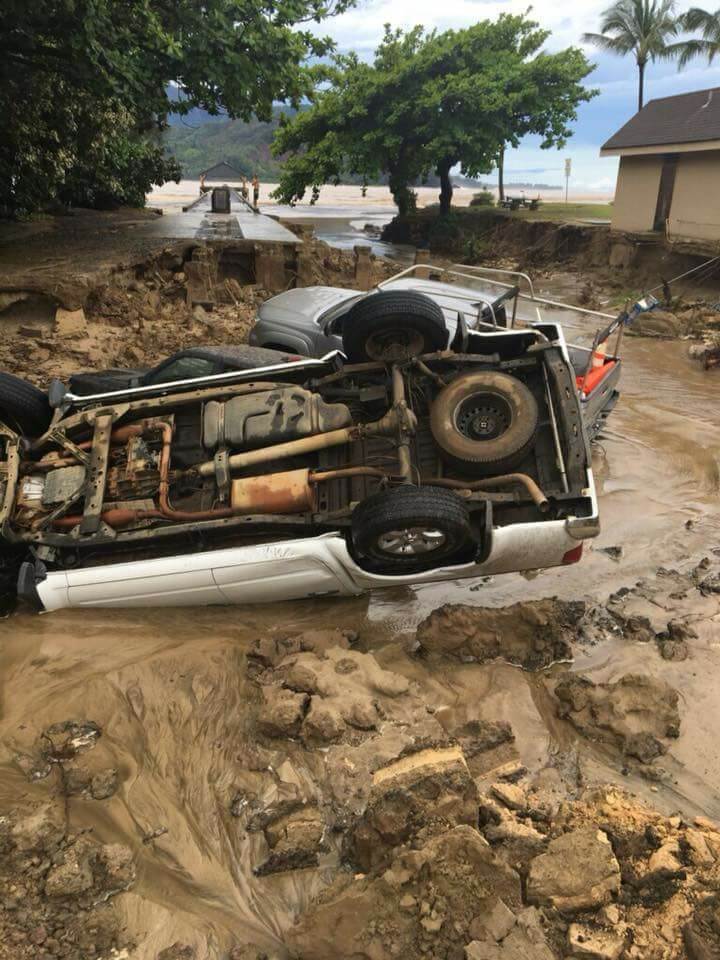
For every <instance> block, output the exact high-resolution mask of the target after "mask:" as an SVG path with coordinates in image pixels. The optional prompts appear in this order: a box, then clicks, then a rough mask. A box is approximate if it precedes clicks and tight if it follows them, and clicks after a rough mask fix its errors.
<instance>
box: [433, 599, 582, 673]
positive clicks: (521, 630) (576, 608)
mask: <svg viewBox="0 0 720 960" xmlns="http://www.w3.org/2000/svg"><path fill="white" fill-rule="evenodd" d="M584 610H585V605H584V604H583V603H566V602H564V601H562V600H556V599H550V600H533V601H528V602H524V603H515V604H512V605H511V606H509V607H500V608H493V607H471V606H468V605H466V604H446V605H445V606H444V607H440V608H439V609H438V610H434V611H433V612H432V613H431V614H430V616H429V617H427V618H426V619H425V620H423V621H422V623H421V624H420V625H419V627H418V629H417V641H418V643H419V644H420V646H421V647H423V649H425V650H428V651H430V652H432V653H442V654H445V655H447V656H451V657H456V658H457V659H459V660H463V661H479V662H481V663H483V662H485V661H488V660H495V659H498V658H501V659H503V660H507V661H508V662H510V663H516V664H520V665H521V666H523V667H525V668H526V669H529V670H534V669H540V668H542V667H547V666H549V665H550V664H551V663H555V662H556V661H558V660H570V659H572V647H571V640H572V639H573V637H574V635H575V632H576V628H577V625H578V623H579V621H580V619H581V617H582V615H583V613H584Z"/></svg>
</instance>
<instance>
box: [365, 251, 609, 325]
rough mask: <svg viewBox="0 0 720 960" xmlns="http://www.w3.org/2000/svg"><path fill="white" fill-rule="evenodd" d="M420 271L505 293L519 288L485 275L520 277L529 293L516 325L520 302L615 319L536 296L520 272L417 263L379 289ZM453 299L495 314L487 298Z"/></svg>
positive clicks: (460, 296) (523, 297) (521, 295)
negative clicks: (479, 283) (480, 282)
mask: <svg viewBox="0 0 720 960" xmlns="http://www.w3.org/2000/svg"><path fill="white" fill-rule="evenodd" d="M457 267H461V269H460V270H458V269H456V268H457ZM419 270H429V271H431V272H432V273H437V274H439V276H440V282H442V281H443V279H444V278H447V277H460V278H461V279H463V280H474V281H475V282H477V281H478V280H483V281H485V282H486V283H492V284H495V285H496V286H498V287H504V288H505V289H506V290H510V289H512V287H513V286H516V284H512V283H504V282H503V281H501V280H495V279H493V277H489V276H486V274H489V273H493V274H499V275H500V276H507V277H518V278H520V279H521V280H524V281H525V282H526V283H527V285H528V288H529V291H530V292H529V293H522V292H520V291H518V293H517V295H516V296H515V298H514V304H513V321H514V320H515V312H516V308H517V300H518V299H521V300H526V301H528V302H529V303H533V304H535V305H536V307H537V306H538V305H539V306H542V307H552V308H553V309H555V310H572V311H574V312H576V313H582V314H585V315H586V316H590V317H599V318H600V319H601V320H614V319H615V314H611V313H603V312H602V311H601V310H591V309H589V308H588V307H580V306H578V305H577V304H574V303H563V302H562V301H560V300H549V299H548V298H547V297H539V296H537V294H536V293H535V288H534V287H533V282H532V280H531V279H530V277H529V276H528V274H527V273H522V272H521V271H520V270H501V269H499V268H496V267H474V266H469V265H466V264H452V266H450V267H446V266H443V265H441V264H434V263H415V264H413V265H412V266H411V267H406V268H405V269H404V270H400V272H399V273H395V274H393V276H391V277H388V279H387V280H383V281H381V282H380V283H379V284H378V285H377V288H378V289H379V290H380V289H382V288H383V287H385V286H387V285H388V284H390V283H392V282H393V281H395V280H400V279H401V278H402V277H406V276H409V275H410V274H413V273H415V272H417V271H419ZM470 270H472V271H478V272H473V273H468V271H470ZM453 295H454V296H456V297H457V299H459V300H469V301H471V302H482V303H485V304H487V305H488V306H490V307H491V310H492V304H490V303H489V302H488V301H487V300H485V298H483V297H481V296H479V295H478V296H477V297H476V296H472V297H471V296H467V295H464V294H453ZM492 316H493V320H495V311H494V310H492ZM538 318H539V320H540V322H542V318H541V317H540V315H539V313H538ZM480 322H482V321H480ZM494 326H497V322H495V324H494Z"/></svg>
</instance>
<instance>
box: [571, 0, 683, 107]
mask: <svg viewBox="0 0 720 960" xmlns="http://www.w3.org/2000/svg"><path fill="white" fill-rule="evenodd" d="M681 26H682V24H681V22H680V21H679V20H678V17H677V15H676V11H675V0H617V2H616V3H614V4H612V6H610V7H608V8H607V10H605V11H604V12H603V14H602V19H601V21H600V33H586V34H583V40H584V41H585V42H586V43H592V44H594V45H595V46H596V47H599V49H600V50H605V51H607V52H608V53H615V54H618V55H619V56H627V55H628V54H632V55H633V56H634V57H635V63H636V64H637V69H638V110H642V108H643V103H644V102H645V70H646V68H647V65H648V63H650V62H651V61H653V60H657V59H664V60H669V59H670V58H672V57H675V56H678V55H679V52H678V47H677V45H674V44H671V43H670V42H669V41H670V40H672V39H673V38H674V37H676V36H677V34H678V32H679V31H680V29H681Z"/></svg>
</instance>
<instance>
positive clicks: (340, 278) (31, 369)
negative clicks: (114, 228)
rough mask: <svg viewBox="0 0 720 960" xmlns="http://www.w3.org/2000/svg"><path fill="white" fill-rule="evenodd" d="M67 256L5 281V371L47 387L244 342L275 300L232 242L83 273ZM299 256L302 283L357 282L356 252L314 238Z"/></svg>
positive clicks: (196, 245)
mask: <svg viewBox="0 0 720 960" xmlns="http://www.w3.org/2000/svg"><path fill="white" fill-rule="evenodd" d="M245 246H247V244H246V245H245ZM66 257H67V258H68V259H67V261H65V262H64V268H63V261H62V260H61V261H60V262H59V263H58V264H57V265H56V266H54V267H53V270H52V271H51V272H50V273H49V274H47V275H45V274H38V275H37V276H34V277H32V278H29V277H24V276H18V277H15V278H13V277H10V276H8V277H0V331H1V332H2V337H0V369H5V370H9V371H10V372H12V373H15V374H17V375H19V376H23V377H26V378H27V379H28V380H31V381H32V382H33V383H37V384H38V385H39V386H42V387H46V386H47V384H48V382H49V381H50V380H51V379H52V378H53V377H57V378H59V379H62V380H66V379H67V377H68V376H69V375H70V374H71V373H73V372H77V371H81V370H100V369H107V368H110V367H121V368H130V369H136V368H147V367H150V366H153V365H154V364H156V363H158V362H159V361H160V360H163V359H164V358H165V357H167V356H168V355H169V354H171V353H173V352H175V351H176V350H181V349H185V348H187V347H194V346H199V345H203V346H212V345H219V346H222V345H224V344H232V345H236V344H239V343H245V342H246V341H247V336H248V332H249V330H250V328H251V326H252V325H253V323H254V321H255V318H256V313H257V307H258V306H259V305H260V304H261V303H263V302H264V301H265V300H267V299H268V298H269V297H270V296H272V293H271V292H270V291H269V290H267V289H264V288H263V287H262V286H260V285H258V284H256V283H255V282H254V280H253V275H252V270H251V269H250V268H249V267H248V264H249V263H250V261H251V260H252V257H251V255H250V254H249V253H248V251H247V250H245V249H244V250H243V251H234V250H233V249H232V244H230V243H225V244H219V245H213V244H206V243H202V242H198V241H182V242H179V243H177V244H174V245H172V246H168V247H164V248H161V249H159V250H156V251H155V252H153V253H150V254H147V255H145V256H142V257H135V258H132V257H131V258H129V259H128V260H125V261H124V262H122V263H118V264H117V265H116V266H115V267H113V268H112V269H109V268H104V269H103V270H102V271H100V270H98V271H97V272H96V273H94V274H93V273H89V274H83V275H81V276H76V275H75V274H74V273H73V271H72V270H71V266H72V261H71V257H72V251H71V250H70V251H69V252H68V253H66ZM300 262H301V265H302V270H301V271H300V273H301V275H299V276H298V277H296V278H295V279H296V282H297V283H298V285H308V284H329V285H331V286H347V287H352V286H353V285H354V283H355V259H354V254H353V252H352V251H347V250H336V249H333V248H331V247H329V246H327V244H325V243H322V242H321V241H317V240H313V241H308V243H307V244H305V245H303V248H302V257H301V258H300ZM368 270H369V272H370V275H369V278H368V282H369V283H373V282H376V281H379V280H382V279H385V278H386V277H387V276H389V275H390V274H391V273H393V272H395V270H396V265H394V264H392V263H391V262H390V261H387V260H383V259H382V258H376V257H371V258H370V261H369V264H368ZM25 287H26V288H27V289H25Z"/></svg>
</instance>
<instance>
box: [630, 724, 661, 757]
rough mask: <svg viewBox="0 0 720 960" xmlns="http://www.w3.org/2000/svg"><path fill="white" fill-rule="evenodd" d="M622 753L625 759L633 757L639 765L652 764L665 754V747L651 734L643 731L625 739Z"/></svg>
mask: <svg viewBox="0 0 720 960" xmlns="http://www.w3.org/2000/svg"><path fill="white" fill-rule="evenodd" d="M623 753H624V754H625V756H626V757H634V758H635V759H636V760H639V761H640V763H652V762H653V760H656V759H657V758H658V757H661V756H662V755H663V754H664V753H665V747H664V746H663V744H662V743H661V742H660V741H659V740H658V738H657V737H655V736H653V735H652V733H648V732H647V731H644V732H642V733H633V734H631V735H630V736H628V737H626V738H625V743H624V745H623Z"/></svg>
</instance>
